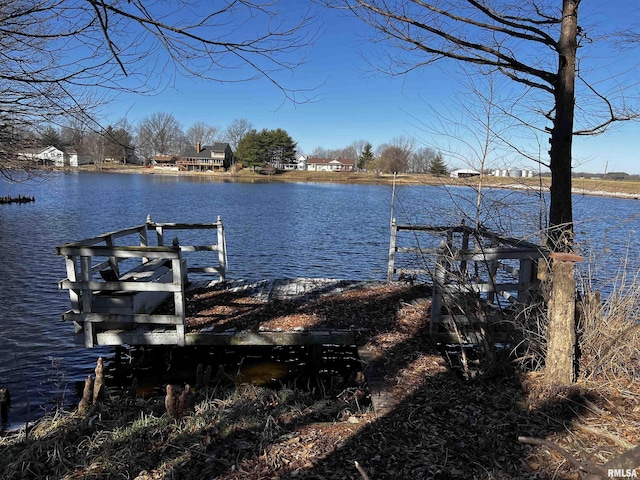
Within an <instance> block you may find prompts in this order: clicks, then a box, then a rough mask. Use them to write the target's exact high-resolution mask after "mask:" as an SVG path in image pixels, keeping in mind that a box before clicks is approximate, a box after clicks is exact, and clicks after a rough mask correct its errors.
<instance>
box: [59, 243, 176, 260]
mask: <svg viewBox="0 0 640 480" xmlns="http://www.w3.org/2000/svg"><path fill="white" fill-rule="evenodd" d="M56 254H57V255H70V256H86V257H111V256H117V257H121V258H141V257H149V258H169V259H173V258H178V256H179V255H180V248H179V247H140V246H137V245H134V246H113V247H107V246H106V245H97V246H93V247H87V246H82V245H81V246H72V247H65V246H62V247H56Z"/></svg>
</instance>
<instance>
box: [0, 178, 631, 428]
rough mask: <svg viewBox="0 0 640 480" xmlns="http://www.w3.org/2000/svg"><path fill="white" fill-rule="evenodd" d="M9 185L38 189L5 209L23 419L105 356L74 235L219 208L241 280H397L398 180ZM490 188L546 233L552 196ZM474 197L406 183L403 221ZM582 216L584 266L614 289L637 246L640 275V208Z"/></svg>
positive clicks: (508, 226)
mask: <svg viewBox="0 0 640 480" xmlns="http://www.w3.org/2000/svg"><path fill="white" fill-rule="evenodd" d="M0 188H2V186H1V185H0ZM4 188H5V190H4V191H2V190H0V196H1V195H5V194H8V193H11V194H12V195H18V194H23V195H33V196H35V197H36V202H35V203H29V204H19V205H1V206H0V245H1V246H2V250H3V253H2V262H0V292H1V293H0V295H1V297H0V298H2V308H3V315H2V318H1V320H0V338H1V339H2V347H1V349H0V386H1V387H8V388H9V389H10V391H11V393H12V400H13V410H12V412H11V420H12V421H13V422H14V423H15V424H17V423H20V422H23V421H24V420H25V419H26V418H28V417H36V416H39V415H40V414H41V413H42V411H43V409H44V408H46V405H50V404H51V402H52V399H53V401H56V400H60V399H62V398H69V397H72V396H73V392H70V391H69V388H70V387H69V386H70V385H73V382H75V381H78V380H82V379H84V378H85V377H86V375H87V374H89V373H91V372H92V370H93V366H94V365H95V360H96V358H97V357H98V356H100V355H104V354H105V353H107V351H104V350H103V351H101V350H100V349H85V348H82V347H79V346H76V345H74V343H73V326H72V325H71V324H67V323H63V322H61V321H60V316H61V314H62V312H64V311H65V310H67V309H68V308H69V297H68V294H67V292H66V291H60V290H58V289H57V281H58V280H60V279H62V278H63V277H64V276H65V274H66V272H65V267H64V261H63V259H62V257H57V256H56V255H55V246H57V245H60V244H62V243H66V242H69V241H75V240H80V239H82V238H86V237H89V236H93V235H97V234H100V233H104V232H107V231H112V230H116V229H119V228H123V227H128V226H133V225H138V224H141V223H144V221H145V219H146V216H147V214H151V215H152V217H153V219H154V220H156V221H158V222H194V223H197V222H215V220H216V218H217V216H218V215H220V216H221V217H222V220H223V222H224V224H225V229H226V234H227V246H228V257H229V274H228V278H229V279H249V280H260V279H263V278H285V277H331V278H348V279H355V280H370V279H373V280H384V279H385V278H386V268H387V255H388V249H389V222H390V216H391V203H392V189H391V187H389V186H379V185H343V184H328V183H315V184H313V183H271V182H263V183H235V182H222V181H213V180H211V179H207V178H202V177H178V176H164V175H125V174H122V175H121V174H100V173H89V172H84V173H64V174H62V173H60V174H53V175H52V176H50V177H47V178H46V179H40V180H38V181H29V182H26V183H23V184H17V185H12V186H11V187H10V190H9V187H8V186H5V187H4ZM487 193H488V195H489V196H491V197H492V202H489V205H490V206H489V207H487V208H486V209H485V208H483V210H482V212H481V216H480V218H481V220H482V222H483V223H484V224H485V225H487V226H491V227H494V226H498V227H500V228H503V229H505V230H506V231H509V232H512V234H514V235H515V234H518V235H523V236H528V237H530V239H531V240H534V241H537V238H536V236H535V232H537V231H538V230H539V229H538V225H539V224H540V213H539V211H540V209H539V205H540V201H541V199H540V198H538V197H537V196H535V195H530V194H526V193H524V192H517V191H516V192H514V191H508V190H491V191H488V192H487ZM542 200H543V202H544V201H545V200H546V199H545V198H542ZM474 205H475V197H474V195H473V192H472V190H470V189H466V188H463V187H456V188H445V187H433V186H415V187H399V188H398V189H397V191H396V199H395V202H394V213H395V215H396V217H397V218H398V221H399V223H407V222H412V223H417V224H420V223H427V224H432V225H433V224H455V223H457V222H459V221H460V220H461V219H462V218H463V217H465V215H464V212H467V213H468V214H469V215H470V216H473V213H472V212H473V211H474ZM545 209H546V206H543V208H542V210H545ZM461 212H463V213H461ZM575 218H576V219H577V221H576V230H577V232H578V236H577V240H578V242H579V243H580V244H581V245H584V246H586V247H588V249H589V250H590V251H591V252H593V253H594V254H596V255H597V258H598V262H597V263H591V262H586V263H585V265H588V266H590V267H592V268H595V266H596V265H597V270H596V273H595V274H594V275H595V276H596V277H598V278H600V279H601V281H602V282H603V283H605V280H606V278H608V277H609V276H612V275H613V274H615V272H616V271H617V268H618V267H619V265H620V263H621V261H622V260H623V259H624V258H625V256H626V255H627V254H628V253H630V254H632V255H631V261H632V262H635V263H633V264H632V270H634V271H637V268H638V265H640V264H639V263H637V262H638V258H637V257H638V255H637V254H638V251H639V248H638V247H639V241H638V234H639V231H638V230H639V228H640V202H638V201H635V200H624V199H614V198H604V197H586V196H580V197H575ZM212 243H214V242H212ZM13 426H15V425H13Z"/></svg>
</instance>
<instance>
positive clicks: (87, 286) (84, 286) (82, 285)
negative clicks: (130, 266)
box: [58, 280, 180, 292]
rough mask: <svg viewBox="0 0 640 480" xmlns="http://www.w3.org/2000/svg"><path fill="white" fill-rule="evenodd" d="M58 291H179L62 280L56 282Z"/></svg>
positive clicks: (156, 286)
mask: <svg viewBox="0 0 640 480" xmlns="http://www.w3.org/2000/svg"><path fill="white" fill-rule="evenodd" d="M58 287H59V288H60V289H66V288H68V289H76V290H78V289H81V290H95V291H119V290H121V291H124V292H176V291H179V290H180V284H174V283H153V282H99V281H89V282H71V281H69V280H62V281H60V282H58Z"/></svg>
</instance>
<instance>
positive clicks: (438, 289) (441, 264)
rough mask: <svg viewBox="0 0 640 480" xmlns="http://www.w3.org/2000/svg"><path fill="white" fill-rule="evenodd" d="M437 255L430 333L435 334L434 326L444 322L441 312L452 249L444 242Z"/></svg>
mask: <svg viewBox="0 0 640 480" xmlns="http://www.w3.org/2000/svg"><path fill="white" fill-rule="evenodd" d="M439 250H440V251H439V252H438V254H437V255H436V267H435V272H434V275H433V293H432V299H431V321H430V322H429V333H433V326H434V324H436V323H440V322H441V321H442V319H441V315H440V310H441V308H442V296H443V295H444V290H445V285H446V283H447V265H448V260H447V256H448V255H450V252H451V250H450V247H449V246H448V245H447V244H446V243H445V242H444V241H443V242H442V244H441V245H440V248H439Z"/></svg>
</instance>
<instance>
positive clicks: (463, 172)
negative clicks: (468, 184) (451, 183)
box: [449, 168, 480, 178]
mask: <svg viewBox="0 0 640 480" xmlns="http://www.w3.org/2000/svg"><path fill="white" fill-rule="evenodd" d="M479 175H480V172H478V171H477V170H472V169H470V168H459V169H457V170H454V171H452V172H451V173H450V174H449V176H450V177H451V178H467V177H477V176H479Z"/></svg>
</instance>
